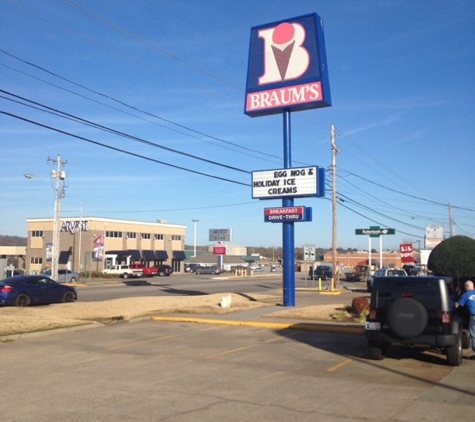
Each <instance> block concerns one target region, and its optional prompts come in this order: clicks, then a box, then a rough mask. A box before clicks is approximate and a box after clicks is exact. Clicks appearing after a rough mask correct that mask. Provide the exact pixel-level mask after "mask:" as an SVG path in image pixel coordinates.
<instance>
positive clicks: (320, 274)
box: [308, 265, 333, 280]
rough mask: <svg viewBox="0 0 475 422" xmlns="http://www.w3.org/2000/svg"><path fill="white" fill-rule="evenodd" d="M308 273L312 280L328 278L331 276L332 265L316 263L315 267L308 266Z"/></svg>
mask: <svg viewBox="0 0 475 422" xmlns="http://www.w3.org/2000/svg"><path fill="white" fill-rule="evenodd" d="M308 275H309V276H310V278H312V279H313V280H315V279H319V278H321V279H322V280H329V279H331V278H332V277H333V271H332V267H330V266H329V265H318V266H317V267H315V269H313V268H310V270H309V271H308Z"/></svg>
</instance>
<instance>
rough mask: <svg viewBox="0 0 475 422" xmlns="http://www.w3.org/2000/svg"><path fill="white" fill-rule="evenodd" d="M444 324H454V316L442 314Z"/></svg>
mask: <svg viewBox="0 0 475 422" xmlns="http://www.w3.org/2000/svg"><path fill="white" fill-rule="evenodd" d="M441 319H442V324H450V323H451V322H452V315H450V314H449V313H448V312H442V316H441Z"/></svg>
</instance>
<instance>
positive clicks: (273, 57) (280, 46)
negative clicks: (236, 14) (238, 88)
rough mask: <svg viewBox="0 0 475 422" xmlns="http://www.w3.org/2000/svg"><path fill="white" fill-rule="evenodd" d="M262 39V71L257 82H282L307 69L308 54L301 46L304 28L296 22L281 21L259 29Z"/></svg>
mask: <svg viewBox="0 0 475 422" xmlns="http://www.w3.org/2000/svg"><path fill="white" fill-rule="evenodd" d="M259 37H260V38H262V39H263V40H264V73H263V75H262V76H261V77H259V84H260V85H264V84H268V83H275V82H282V81H287V80H291V79H297V78H299V77H301V76H302V75H303V74H304V73H305V72H306V71H307V69H308V66H309V63H310V55H309V53H308V51H307V49H306V48H305V47H304V46H303V43H304V41H305V37H306V33H305V28H304V27H303V26H302V25H300V24H298V23H289V22H283V23H281V24H279V25H277V26H276V27H274V28H266V29H263V30H261V31H259Z"/></svg>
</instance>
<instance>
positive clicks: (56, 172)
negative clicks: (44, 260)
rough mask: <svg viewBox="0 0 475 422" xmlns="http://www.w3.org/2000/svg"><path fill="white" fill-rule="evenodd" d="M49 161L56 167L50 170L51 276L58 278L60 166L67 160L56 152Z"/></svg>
mask: <svg viewBox="0 0 475 422" xmlns="http://www.w3.org/2000/svg"><path fill="white" fill-rule="evenodd" d="M47 161H48V162H49V163H53V164H54V166H55V167H56V168H53V170H51V177H52V178H53V179H55V182H56V183H55V187H54V190H55V200H54V217H53V246H52V251H51V278H52V279H53V280H58V264H59V263H58V260H59V252H60V250H61V248H60V244H59V243H60V233H61V228H60V227H59V224H60V219H61V198H63V197H64V180H65V179H66V172H65V171H63V170H62V166H63V165H64V164H67V161H62V160H61V157H60V156H59V154H58V157H57V158H56V159H54V158H50V157H48V160H47Z"/></svg>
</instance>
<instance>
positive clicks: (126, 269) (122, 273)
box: [102, 265, 143, 278]
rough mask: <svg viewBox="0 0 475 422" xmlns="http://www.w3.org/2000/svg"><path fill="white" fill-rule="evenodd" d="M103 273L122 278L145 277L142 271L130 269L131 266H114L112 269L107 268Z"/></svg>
mask: <svg viewBox="0 0 475 422" xmlns="http://www.w3.org/2000/svg"><path fill="white" fill-rule="evenodd" d="M102 272H103V273H104V274H111V275H117V276H119V277H122V278H129V277H142V276H143V271H142V270H139V269H133V268H130V265H112V266H111V267H110V268H105V269H104V270H103V271H102Z"/></svg>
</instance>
